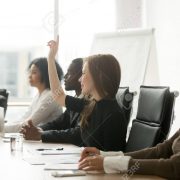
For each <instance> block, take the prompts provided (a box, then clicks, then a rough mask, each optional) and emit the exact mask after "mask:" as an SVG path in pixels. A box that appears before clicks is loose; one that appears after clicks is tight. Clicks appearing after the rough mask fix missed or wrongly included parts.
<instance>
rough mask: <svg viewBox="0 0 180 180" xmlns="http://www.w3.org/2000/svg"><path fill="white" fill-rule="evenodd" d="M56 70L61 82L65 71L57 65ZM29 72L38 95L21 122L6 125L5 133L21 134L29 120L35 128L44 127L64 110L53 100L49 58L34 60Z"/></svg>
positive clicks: (30, 80)
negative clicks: (22, 128)
mask: <svg viewBox="0 0 180 180" xmlns="http://www.w3.org/2000/svg"><path fill="white" fill-rule="evenodd" d="M56 68H57V74H58V81H59V82H60V80H62V77H63V71H62V69H61V67H60V66H59V64H57V63H56ZM28 72H29V76H28V77H29V83H30V85H31V86H32V87H35V88H36V89H37V90H38V94H37V95H36V96H35V97H34V99H33V101H32V103H31V105H30V107H29V108H28V111H27V112H26V113H25V114H24V115H23V117H22V118H21V119H20V120H18V121H15V122H12V123H7V124H6V125H5V132H19V130H20V129H21V127H22V125H23V124H25V123H26V122H28V121H29V120H32V123H33V124H34V125H35V126H37V125H42V124H44V123H46V122H49V121H52V120H54V119H56V118H57V117H58V116H59V115H60V114H61V113H62V108H61V107H60V106H59V105H58V104H57V103H56V102H55V101H53V100H52V96H51V91H50V84H49V77H48V65H47V58H37V59H34V60H33V61H32V62H31V63H30V65H29V67H28Z"/></svg>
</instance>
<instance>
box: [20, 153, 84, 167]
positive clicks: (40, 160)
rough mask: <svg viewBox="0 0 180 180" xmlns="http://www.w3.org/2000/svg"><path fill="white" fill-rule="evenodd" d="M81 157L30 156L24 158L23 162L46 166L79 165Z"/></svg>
mask: <svg viewBox="0 0 180 180" xmlns="http://www.w3.org/2000/svg"><path fill="white" fill-rule="evenodd" d="M79 159H80V157H79V156H74V155H65V156H58V155H53V156H48V155H47V156H29V157H23V160H24V161H26V162H28V163H29V164H31V165H45V164H50V163H51V164H58V163H61V164H77V163H78V161H79Z"/></svg>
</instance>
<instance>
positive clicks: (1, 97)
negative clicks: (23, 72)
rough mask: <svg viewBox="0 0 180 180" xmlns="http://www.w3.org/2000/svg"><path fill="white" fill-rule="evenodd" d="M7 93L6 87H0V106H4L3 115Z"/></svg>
mask: <svg viewBox="0 0 180 180" xmlns="http://www.w3.org/2000/svg"><path fill="white" fill-rule="evenodd" d="M8 96H9V93H8V91H7V90H6V89H0V107H3V108H4V116H5V115H6V110H7V103H8Z"/></svg>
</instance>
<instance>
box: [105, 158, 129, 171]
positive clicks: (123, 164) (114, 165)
mask: <svg viewBox="0 0 180 180" xmlns="http://www.w3.org/2000/svg"><path fill="white" fill-rule="evenodd" d="M130 159H131V157H130V156H108V157H105V158H104V162H103V167H104V171H105V173H124V172H127V170H128V165H129V161H130Z"/></svg>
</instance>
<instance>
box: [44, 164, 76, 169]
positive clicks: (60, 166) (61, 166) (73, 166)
mask: <svg viewBox="0 0 180 180" xmlns="http://www.w3.org/2000/svg"><path fill="white" fill-rule="evenodd" d="M44 170H78V164H49V165H46V166H45V167H44Z"/></svg>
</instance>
